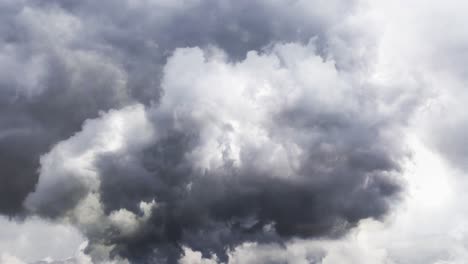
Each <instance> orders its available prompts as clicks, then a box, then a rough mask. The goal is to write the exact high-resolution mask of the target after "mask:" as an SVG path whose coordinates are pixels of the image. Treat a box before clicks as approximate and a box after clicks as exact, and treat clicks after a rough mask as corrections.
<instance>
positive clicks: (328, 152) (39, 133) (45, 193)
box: [0, 0, 406, 263]
mask: <svg viewBox="0 0 468 264" xmlns="http://www.w3.org/2000/svg"><path fill="white" fill-rule="evenodd" d="M0 5H1V7H2V8H1V9H2V11H1V12H3V10H5V11H4V12H5V16H3V15H2V17H1V18H0V21H1V22H3V23H2V25H0V31H1V32H2V33H3V34H2V35H1V36H2V37H1V39H0V41H1V49H0V67H2V72H1V73H0V181H1V182H2V185H0V213H3V214H8V215H15V214H18V213H21V212H23V210H24V209H23V207H22V204H23V202H24V200H25V198H26V196H27V195H28V194H29V196H28V198H27V199H26V202H25V205H26V207H27V209H28V210H29V211H28V212H29V213H37V214H39V215H41V216H44V217H47V218H62V217H64V218H68V219H69V220H70V221H71V222H72V223H74V224H76V226H77V227H78V228H79V229H80V230H81V231H82V232H83V233H84V234H85V235H86V236H87V238H88V239H89V240H90V244H89V246H88V248H87V252H88V253H89V254H90V255H91V256H93V257H95V258H96V256H97V255H99V254H98V253H96V252H98V251H101V250H102V247H103V246H110V247H111V254H114V255H115V256H120V257H125V258H128V259H129V260H130V261H132V262H134V263H154V262H155V261H161V262H169V263H175V262H177V260H178V259H179V258H180V256H181V253H182V247H183V246H188V247H190V248H192V249H194V250H198V251H201V252H202V253H203V255H204V256H205V257H208V256H210V254H211V253H215V254H216V255H217V256H218V257H219V258H220V260H222V261H225V260H227V250H229V249H232V248H233V247H235V246H236V245H239V244H241V243H243V242H246V241H252V242H260V243H261V242H278V243H283V242H285V241H287V240H288V239H291V238H295V237H300V238H308V237H338V236H340V235H342V234H344V233H345V232H346V231H347V230H349V228H351V227H353V226H355V225H356V224H357V223H358V222H359V221H360V220H361V219H364V218H368V217H373V218H380V217H383V216H384V215H385V213H386V212H387V211H388V209H389V206H390V202H391V201H392V200H393V199H394V198H396V197H397V196H398V193H399V191H400V185H399V183H398V181H397V180H396V179H395V177H394V176H395V175H397V174H398V173H399V170H400V167H399V164H400V162H401V159H402V158H403V157H404V156H405V153H404V151H402V148H403V147H402V143H401V141H400V138H399V137H398V136H399V135H398V133H396V132H395V133H394V131H397V130H398V128H399V127H400V125H401V124H400V121H401V120H403V122H404V120H406V115H405V114H401V113H399V112H397V113H393V114H395V115H396V116H397V118H395V119H391V120H390V119H388V120H387V118H388V113H385V114H384V113H381V112H379V106H380V105H379V104H385V103H387V102H381V101H379V100H381V99H379V98H377V97H376V96H374V95H373V94H372V93H371V92H370V90H369V89H367V88H368V87H367V88H366V87H365V85H364V87H362V86H363V85H360V84H358V82H357V81H355V80H353V78H350V77H349V76H350V75H352V74H353V73H354V72H355V71H359V69H352V70H349V68H346V67H351V66H352V64H350V63H349V61H350V59H349V57H346V56H345V57H342V56H339V54H334V53H333V47H332V44H330V42H331V40H330V39H329V37H330V36H329V35H330V32H332V31H333V32H335V31H334V30H335V26H337V25H339V24H340V23H341V22H342V21H343V20H344V19H345V18H346V17H347V16H348V15H350V14H352V12H353V8H354V5H353V2H350V1H331V2H327V3H325V2H324V1H279V0H278V1H262V0H258V1H247V0H242V1H214V0H192V1H190V0H188V1H183V2H182V1H181V2H176V1H162V0H161V1H123V0H120V1H110V0H105V1H79V2H78V1H22V2H21V1H19V2H12V1H0ZM334 37H335V38H336V37H337V36H334ZM311 39H313V40H312V41H311ZM334 40H336V39H334ZM343 41H346V43H348V44H349V46H350V47H352V46H353V45H354V44H355V43H354V42H353V41H354V39H353V38H352V37H351V36H349V35H347V36H346V39H345V40H343ZM287 42H295V43H296V44H285V45H278V43H287ZM187 46H195V47H197V46H198V47H202V48H203V49H205V51H201V50H200V49H197V48H195V49H185V50H184V49H183V50H177V51H175V52H174V50H176V49H177V48H179V47H187ZM312 46H313V47H312ZM214 47H216V48H214ZM217 48H218V49H220V50H222V51H223V52H224V53H225V54H224V53H223V54H221V52H220V51H218V50H216V49H217ZM251 50H256V51H263V52H262V53H260V54H256V53H249V55H247V54H248V53H247V52H248V51H251ZM217 56H219V57H220V58H222V59H220V58H218V57H217ZM327 58H328V59H327ZM330 58H333V60H332V59H330ZM343 65H346V67H344V66H343ZM342 66H343V67H342ZM257 70H258V72H257ZM348 70H349V71H348ZM18 72H22V73H21V74H18ZM217 78H220V79H217ZM213 80H214V81H213ZM230 85H233V86H230ZM264 86H265V87H266V88H265V89H266V92H265V91H263V92H262V91H257V89H261V88H264ZM239 87H240V88H239ZM218 88H219V89H221V92H220V90H219V89H218ZM269 88H271V90H268V89H269ZM241 90H242V92H240V91H241ZM244 90H245V91H244ZM231 92H232V93H233V94H232V93H231ZM244 92H245V94H244ZM250 93H252V94H255V95H252V98H250V97H249V95H246V94H250ZM265 93H266V94H267V96H266V97H265V98H266V99H264V96H265ZM268 94H270V95H268ZM204 100H205V101H204ZM385 100H386V99H385ZM231 102H232V103H231ZM252 102H253V103H252ZM212 103H214V105H215V106H212ZM232 104H234V106H233V105H232ZM250 104H253V105H250ZM129 105H133V106H129ZM134 105H137V107H135V106H134ZM103 111H107V112H103ZM403 122H402V123H403ZM116 124H118V125H116ZM144 131H146V132H144ZM147 131H150V132H147ZM145 133H147V134H145ZM143 134H144V135H143ZM213 164H214V165H213ZM38 175H40V178H39V179H38ZM35 186H36V188H35ZM153 201H154V203H153ZM142 205H143V207H142ZM145 206H146V207H145ZM89 208H91V209H89ZM144 208H149V209H148V210H147V209H144ZM145 210H146V211H145ZM93 214H95V215H93ZM88 217H89V218H88ZM90 219H91V220H90Z"/></svg>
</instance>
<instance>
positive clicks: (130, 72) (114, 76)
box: [0, 0, 353, 214]
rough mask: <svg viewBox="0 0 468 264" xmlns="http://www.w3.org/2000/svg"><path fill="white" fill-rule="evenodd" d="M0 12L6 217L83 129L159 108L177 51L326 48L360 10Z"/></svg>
mask: <svg viewBox="0 0 468 264" xmlns="http://www.w3.org/2000/svg"><path fill="white" fill-rule="evenodd" d="M0 5H1V7H2V13H3V14H2V19H1V20H2V21H1V22H2V23H1V24H2V25H1V27H0V30H1V32H2V39H1V43H2V51H1V53H2V56H1V61H2V63H1V67H2V76H1V78H0V84H1V86H2V89H1V99H0V100H1V104H0V108H1V112H2V114H1V115H2V118H1V120H2V121H0V122H1V123H2V133H0V135H1V136H0V141H1V142H0V144H2V147H1V150H2V154H1V156H2V159H1V160H2V161H1V163H2V168H4V169H3V170H4V171H3V172H2V173H1V175H2V181H3V182H6V183H7V184H4V185H2V187H3V188H2V192H1V193H2V194H5V196H4V197H2V198H3V199H0V201H1V202H0V203H1V206H0V211H1V212H3V213H6V214H16V213H17V212H19V211H21V202H22V200H23V199H24V197H25V196H26V194H27V193H28V192H30V191H32V190H33V188H34V185H35V184H36V181H37V173H36V170H37V168H38V159H39V156H40V155H41V154H43V153H44V152H47V150H48V149H50V147H51V146H52V145H53V144H54V143H56V142H57V141H59V140H63V139H65V138H67V137H69V136H71V135H73V133H75V132H76V131H77V130H79V128H80V126H81V124H82V122H83V121H84V120H86V119H88V118H95V117H97V114H98V112H99V111H105V110H108V109H111V108H115V107H117V108H118V107H121V106H124V105H126V104H128V103H129V102H132V101H139V102H142V103H145V104H148V103H151V102H156V103H157V102H158V100H159V99H158V98H159V97H160V93H161V89H160V88H159V87H160V84H159V82H160V78H161V70H162V67H163V65H164V63H165V60H166V58H167V56H168V55H170V54H171V52H172V51H173V50H174V48H176V47H184V46H213V45H214V46H218V47H221V48H222V49H223V50H225V51H226V52H227V53H228V54H229V55H230V56H231V57H232V58H233V59H235V60H236V59H241V58H242V57H243V56H245V54H246V52H247V51H249V50H259V49H262V48H263V47H264V46H266V45H269V44H271V43H275V42H284V41H302V42H307V41H308V40H309V39H310V38H311V37H315V36H319V39H320V43H323V45H322V46H324V45H325V31H326V30H327V28H330V27H332V25H333V24H334V23H336V21H340V20H341V19H342V17H345V16H346V15H347V14H348V13H351V12H352V6H353V5H352V3H350V2H348V1H346V3H343V2H341V1H333V3H327V4H324V3H322V2H320V1H318V2H317V3H315V2H313V3H312V2H308V1H307V2H306V1H253V2H252V1H240V2H238V1H236V2H235V3H234V2H230V1H208V0H207V1H186V2H180V3H173V2H170V1H142V2H138V3H137V2H134V1H123V0H122V1H118V2H115V1H99V2H95V1H80V2H76V1H14V2H13V1H6V0H4V1H1V2H0ZM271 17H281V19H280V20H272V19H271ZM19 72H21V74H18V73H19ZM21 75H23V77H20V76H21ZM18 131H20V132H18ZM14 142H21V143H14ZM24 149H28V151H27V152H25V151H23V150H24ZM0 188H1V187H0Z"/></svg>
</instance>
